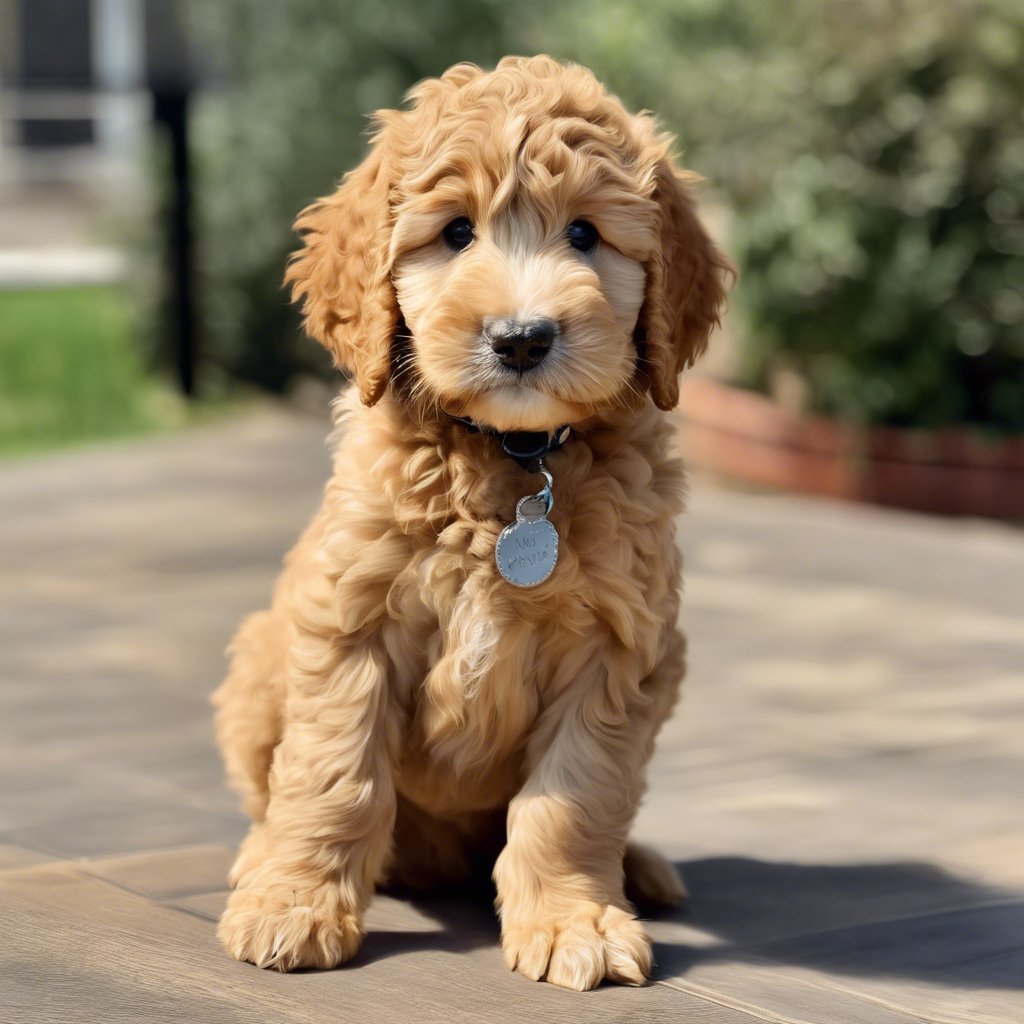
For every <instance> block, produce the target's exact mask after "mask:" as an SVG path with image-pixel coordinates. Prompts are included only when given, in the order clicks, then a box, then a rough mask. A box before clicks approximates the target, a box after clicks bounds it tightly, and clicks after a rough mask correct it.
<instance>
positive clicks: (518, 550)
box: [494, 463, 558, 587]
mask: <svg viewBox="0 0 1024 1024" xmlns="http://www.w3.org/2000/svg"><path fill="white" fill-rule="evenodd" d="M540 472H541V473H543V474H544V478H545V479H546V480H547V483H546V484H545V485H544V487H543V489H541V490H540V491H538V492H537V493H536V494H528V495H526V497H525V498H520V499H519V501H518V502H516V521H515V522H514V523H513V524H512V525H511V526H506V527H505V529H504V530H502V531H501V536H500V537H499V538H498V544H497V547H496V548H495V549H494V557H495V561H497V563H498V572H500V573H501V575H502V576H504V577H505V579H507V580H508V581H509V583H511V584H512V585H513V586H516V587H535V586H537V584H538V583H543V582H544V581H545V580H546V579H547V578H548V577H549V576H550V575H551V572H552V570H553V569H554V568H555V562H557V561H558V531H557V530H556V529H555V528H554V527H553V526H552V525H551V524H550V523H549V522H548V521H547V515H548V513H550V511H551V507H552V505H553V504H554V499H553V498H552V496H551V484H552V479H551V474H550V473H549V472H548V471H547V470H546V469H545V468H544V465H543V463H542V464H541V467H540Z"/></svg>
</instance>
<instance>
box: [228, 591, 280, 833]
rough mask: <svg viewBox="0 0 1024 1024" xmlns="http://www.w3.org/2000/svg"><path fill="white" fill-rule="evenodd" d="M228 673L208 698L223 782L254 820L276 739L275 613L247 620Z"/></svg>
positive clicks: (262, 803) (262, 806) (262, 808)
mask: <svg viewBox="0 0 1024 1024" xmlns="http://www.w3.org/2000/svg"><path fill="white" fill-rule="evenodd" d="M228 650H229V652H230V653H231V655H232V659H231V668H230V670H229V671H228V675H227V678H226V679H225V680H224V682H223V684H222V685H221V687H220V689H218V690H217V692H216V693H214V694H213V696H212V697H211V698H210V699H211V701H212V702H213V704H214V705H215V706H216V707H217V715H216V728H217V742H218V744H219V745H220V749H221V754H222V755H223V757H224V764H225V766H226V768H227V772H228V778H229V779H230V780H231V784H232V786H233V787H234V788H235V789H236V790H237V791H238V793H239V794H240V795H241V797H242V807H243V809H244V810H245V812H246V813H247V814H248V815H250V816H251V817H252V818H253V819H254V820H255V821H262V820H263V816H264V814H265V813H266V809H267V799H268V790H267V776H268V775H269V773H270V762H271V760H272V758H273V755H274V747H275V746H277V743H278V741H279V739H280V736H281V706H282V704H283V702H284V686H285V658H286V655H287V651H288V629H287V621H286V619H285V617H284V616H283V615H281V614H280V613H279V612H276V610H271V611H264V612H257V613H256V614H255V615H250V616H249V617H248V618H247V619H246V620H245V621H244V622H243V623H242V625H241V627H240V628H239V630H238V633H237V634H236V636H235V639H234V640H233V641H232V642H231V646H230V647H229V648H228Z"/></svg>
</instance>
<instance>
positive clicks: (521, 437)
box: [449, 413, 572, 470]
mask: <svg viewBox="0 0 1024 1024" xmlns="http://www.w3.org/2000/svg"><path fill="white" fill-rule="evenodd" d="M449 416H451V413H449ZM451 418H452V419H453V420H455V422H456V423H461V424H462V425H463V426H464V427H465V428H466V429H467V430H468V431H469V432H470V433H471V434H476V433H481V434H489V435H490V436H491V437H496V438H497V439H498V444H499V445H500V446H501V450H502V451H503V452H504V453H505V454H506V455H507V456H508V457H509V458H510V459H515V461H516V462H518V463H519V465H520V466H522V467H523V469H526V470H528V469H529V468H530V466H531V465H532V464H533V463H534V462H536V461H537V459H542V458H544V456H545V455H550V454H551V453H552V452H554V451H557V450H558V449H559V448H561V447H562V445H563V444H565V442H566V441H568V440H569V435H570V434H571V433H572V428H571V427H570V426H568V425H566V426H564V427H558V428H557V429H556V430H554V431H552V432H551V433H550V434H548V433H544V432H543V431H535V430H505V431H502V430H495V429H494V428H493V427H487V426H482V425H481V424H479V423H474V422H473V421H472V420H471V419H469V417H468V416H452V417H451Z"/></svg>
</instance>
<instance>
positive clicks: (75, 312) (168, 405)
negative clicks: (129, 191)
mask: <svg viewBox="0 0 1024 1024" xmlns="http://www.w3.org/2000/svg"><path fill="white" fill-rule="evenodd" d="M134 319H135V318H134V313H133V310H132V307H131V304H130V301H129V298H128V295H127V293H126V292H125V290H124V289H122V288H119V287H116V286H103V287H75V288H56V289H39V290H34V291H9V292H5V291H0V455H10V454H17V453H22V452H31V451H39V450H42V449H46V448H52V447H56V446H62V445H67V444H73V443H75V442H80V441H86V440H94V439H100V438H111V437H123V436H127V435H131V434H139V433H144V432H148V431H151V430H157V429H161V428H164V427H169V426H177V425H181V424H183V423H185V422H188V421H189V420H190V419H191V418H192V413H191V411H190V410H188V409H186V408H185V403H184V401H183V400H182V399H180V398H178V397H177V396H176V395H175V394H174V393H173V392H172V391H171V389H170V388H169V387H168V386H167V385H166V384H164V383H163V382H162V381H161V380H159V379H158V378H157V377H156V376H155V375H154V374H152V373H147V371H146V367H145V365H144V361H143V357H142V353H141V351H140V348H141V346H140V343H139V340H138V337H137V330H136V325H135V322H134Z"/></svg>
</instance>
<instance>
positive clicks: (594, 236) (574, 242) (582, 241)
mask: <svg viewBox="0 0 1024 1024" xmlns="http://www.w3.org/2000/svg"><path fill="white" fill-rule="evenodd" d="M565 233H566V235H567V236H568V239H569V244H570V245H571V246H572V247H573V248H574V249H579V251H580V252H590V251H591V250H592V249H593V248H594V246H595V245H597V243H598V242H599V241H600V239H601V236H600V235H599V234H598V233H597V228H595V227H594V225H593V224H591V223H590V221H589V220H574V221H573V222H572V223H571V224H570V225H569V227H568V229H567V230H566V232H565Z"/></svg>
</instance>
